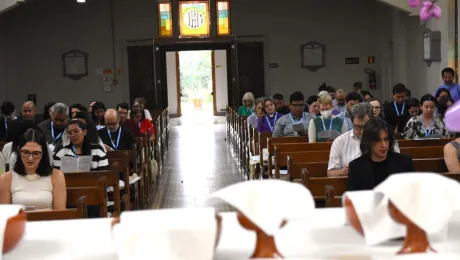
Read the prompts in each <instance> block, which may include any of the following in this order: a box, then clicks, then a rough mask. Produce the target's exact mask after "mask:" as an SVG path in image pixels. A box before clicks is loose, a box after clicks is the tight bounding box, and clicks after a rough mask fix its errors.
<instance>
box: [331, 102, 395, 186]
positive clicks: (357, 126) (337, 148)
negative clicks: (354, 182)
mask: <svg viewBox="0 0 460 260" xmlns="http://www.w3.org/2000/svg"><path fill="white" fill-rule="evenodd" d="M373 117H374V114H373V113H372V107H371V105H370V104H369V103H367V102H366V103H359V104H356V105H354V106H353V107H352V108H351V119H352V123H353V129H351V130H350V131H348V132H346V133H344V134H343V135H341V136H339V137H337V138H336V139H335V140H334V142H333V143H332V146H331V152H330V154H329V165H328V167H327V176H328V177H337V176H348V164H349V163H350V162H351V161H353V160H354V159H356V158H358V157H359V156H361V149H360V148H359V145H360V143H361V137H362V135H363V129H364V125H365V124H366V123H367V121H369V120H370V119H371V118H373ZM395 151H396V152H398V153H399V146H398V144H397V143H396V142H395Z"/></svg>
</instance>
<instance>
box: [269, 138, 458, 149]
mask: <svg viewBox="0 0 460 260" xmlns="http://www.w3.org/2000/svg"><path fill="white" fill-rule="evenodd" d="M452 140H455V139H452V138H447V139H439V140H398V145H399V147H400V148H405V147H427V146H445V145H446V144H447V143H449V142H451V141H452ZM331 145H332V143H331V142H324V143H307V142H298V143H289V142H285V143H277V144H276V146H278V147H280V148H281V149H282V150H283V151H285V150H284V149H285V148H284V147H289V151H291V152H300V151H320V150H330V149H331Z"/></svg>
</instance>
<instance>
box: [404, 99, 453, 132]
mask: <svg viewBox="0 0 460 260" xmlns="http://www.w3.org/2000/svg"><path fill="white" fill-rule="evenodd" d="M436 103H437V100H436V98H435V97H433V96H432V95H430V94H426V95H424V96H423V97H422V98H421V99H420V109H421V110H422V114H421V115H419V116H416V117H412V118H411V119H410V120H409V121H408V122H407V124H406V127H405V128H404V137H405V138H406V139H417V138H424V137H431V136H433V137H436V138H438V137H441V138H450V137H453V136H454V135H453V134H452V133H450V132H449V131H447V129H446V127H445V126H444V120H443V119H442V118H440V117H438V116H437V115H435V114H434V111H435V107H436Z"/></svg>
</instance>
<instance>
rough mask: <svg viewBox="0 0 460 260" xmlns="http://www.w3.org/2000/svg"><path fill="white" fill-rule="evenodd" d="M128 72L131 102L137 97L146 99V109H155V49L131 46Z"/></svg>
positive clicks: (129, 48)
mask: <svg viewBox="0 0 460 260" xmlns="http://www.w3.org/2000/svg"><path fill="white" fill-rule="evenodd" d="M128 70H129V95H130V102H132V101H133V100H134V99H135V98H136V97H144V98H145V100H146V108H147V109H154V108H155V107H156V105H157V104H156V98H155V71H154V68H153V47H152V46H129V47H128Z"/></svg>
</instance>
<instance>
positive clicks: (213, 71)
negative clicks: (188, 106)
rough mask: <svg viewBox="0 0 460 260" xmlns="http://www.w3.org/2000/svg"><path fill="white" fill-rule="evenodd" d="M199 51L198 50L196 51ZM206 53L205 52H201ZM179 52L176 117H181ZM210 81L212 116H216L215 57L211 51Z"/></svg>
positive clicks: (177, 55) (177, 54)
mask: <svg viewBox="0 0 460 260" xmlns="http://www.w3.org/2000/svg"><path fill="white" fill-rule="evenodd" d="M196 51H200V50H196ZM203 51H206V50H203ZM179 52H180V51H176V52H175V53H176V90H177V91H176V95H177V117H181V116H182V107H181V97H182V95H181V94H182V93H181V89H180V56H179ZM211 80H212V90H211V91H212V114H213V116H217V102H216V57H215V53H214V50H211Z"/></svg>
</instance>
